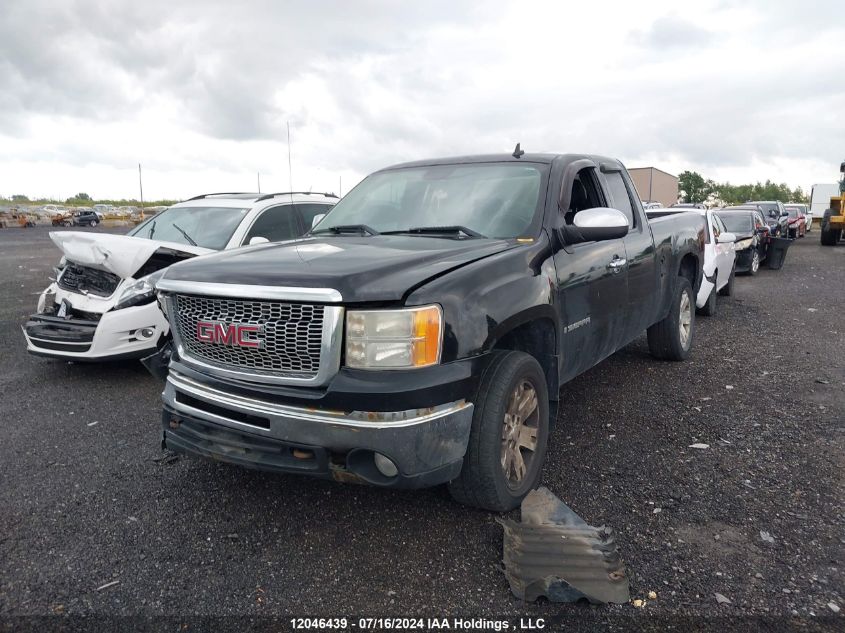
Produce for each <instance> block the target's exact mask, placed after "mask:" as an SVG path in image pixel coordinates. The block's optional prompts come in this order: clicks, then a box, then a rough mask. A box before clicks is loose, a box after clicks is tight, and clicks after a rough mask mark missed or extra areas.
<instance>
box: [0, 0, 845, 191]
mask: <svg viewBox="0 0 845 633" xmlns="http://www.w3.org/2000/svg"><path fill="white" fill-rule="evenodd" d="M837 4H838V3H836V2H828V3H817V4H812V5H811V4H807V3H801V2H791V1H790V2H766V3H762V2H760V3H755V2H751V3H749V2H742V3H740V2H736V3H728V2H710V3H699V4H697V5H696V7H695V8H692V7H686V6H685V7H684V10H683V12H682V13H681V12H680V11H679V9H678V5H677V3H676V2H669V1H659V2H651V3H645V4H643V3H627V2H607V3H591V4H583V5H572V4H571V3H555V2H548V3H546V2H515V1H514V2H505V1H501V2H499V1H496V2H471V3H448V2H435V3H414V4H408V3H393V2H381V1H376V0H368V1H366V2H355V3H347V2H325V1H315V2H304V1H303V2H289V3H284V4H282V3H275V2H241V3H230V2H212V3H165V2H162V1H160V0H156V1H154V2H146V3H137V2H120V3H118V2H114V3H108V4H102V3H96V2H69V3H64V4H63V5H62V6H61V8H60V9H55V8H54V7H53V5H54V3H44V2H34V1H32V0H13V1H12V2H11V3H10V2H8V1H7V2H6V5H8V8H5V7H4V20H3V21H2V23H0V82H2V85H3V86H4V90H3V91H2V92H0V195H11V194H15V193H25V194H29V195H52V196H56V197H66V196H69V195H72V194H74V193H76V192H78V191H86V192H88V193H90V194H92V195H94V196H97V197H124V196H127V197H129V196H134V195H136V193H137V164H138V163H139V162H140V163H142V164H143V165H144V174H145V183H144V184H145V194H146V197H148V198H160V197H177V198H179V197H187V196H190V195H194V194H196V193H198V192H203V191H210V190H229V189H246V190H251V189H253V188H254V187H255V180H256V177H255V175H256V172H257V171H260V172H261V173H262V189H264V190H270V189H273V190H284V189H287V187H288V160H287V144H286V123H287V122H288V121H289V122H290V124H291V135H292V140H293V146H292V155H293V169H292V172H293V184H294V187H295V188H297V189H307V188H310V187H313V188H314V190H337V189H338V180H339V179H340V178H341V177H342V179H343V188H344V190H348V188H349V187H350V186H351V185H352V184H353V183H354V182H356V181H357V180H358V179H360V178H361V177H362V176H364V175H365V174H366V173H367V172H369V171H371V170H373V169H376V168H379V167H382V166H385V165H388V164H391V163H394V162H400V161H406V160H415V159H419V158H425V157H431V156H442V155H454V154H468V153H488V152H496V151H506V150H507V151H509V150H510V149H511V148H512V147H513V144H514V143H515V142H516V141H521V142H522V145H523V147H524V148H525V149H527V150H528V151H551V152H580V151H585V152H596V153H603V154H609V155H614V156H618V157H620V158H622V159H623V160H624V161H625V162H626V163H627V164H628V165H632V166H633V165H642V164H654V165H656V166H658V167H661V168H663V169H667V170H668V171H674V172H676V173H677V172H679V171H682V170H684V169H692V170H696V171H699V172H701V173H702V174H704V175H705V176H707V177H711V178H714V179H718V180H731V181H732V182H742V181H753V180H761V179H766V178H771V179H774V180H777V181H786V182H788V183H789V184H790V185H792V186H797V185H801V186H803V187H804V188H805V189H806V188H807V187H808V186H809V185H810V184H812V183H813V182H819V181H821V182H823V181H831V180H833V179H834V178H835V177H836V171H837V167H838V164H839V161H840V160H841V159H842V156H841V154H842V152H843V148H844V147H845V127H843V125H842V123H841V118H840V116H839V114H838V113H840V112H842V111H844V109H843V106H845V88H843V87H842V82H840V81H837V80H836V78H837V77H838V76H839V75H840V74H841V71H840V68H839V66H840V64H841V48H842V47H841V42H842V41H843V40H842V38H843V36H845V27H843V26H840V24H839V23H838V22H837V21H836V20H834V19H832V18H831V16H835V15H837V14H838V7H837V6H836V5H837ZM456 6H457V7H458V9H457V10H456V9H455V7H456Z"/></svg>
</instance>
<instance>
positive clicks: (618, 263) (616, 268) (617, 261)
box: [607, 256, 628, 273]
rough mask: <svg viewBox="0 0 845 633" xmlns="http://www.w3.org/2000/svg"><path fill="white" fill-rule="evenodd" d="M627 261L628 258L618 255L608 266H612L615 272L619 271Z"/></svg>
mask: <svg viewBox="0 0 845 633" xmlns="http://www.w3.org/2000/svg"><path fill="white" fill-rule="evenodd" d="M627 263H628V260H627V259H624V258H622V257H618V256H617V257H614V258H613V260H611V262H610V263H609V264H608V265H607V267H608V268H610V269H611V270H612V271H613V272H615V273H618V272H619V271H620V270H622V268H623V267H624V266H625V264H627Z"/></svg>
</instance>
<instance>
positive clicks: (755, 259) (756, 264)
mask: <svg viewBox="0 0 845 633" xmlns="http://www.w3.org/2000/svg"><path fill="white" fill-rule="evenodd" d="M759 271H760V251H759V250H758V249H756V248H755V249H754V251H752V253H751V267H750V268H749V269H748V274H749V275H751V276H752V277H753V276H754V275H756V274H757V273H758V272H759Z"/></svg>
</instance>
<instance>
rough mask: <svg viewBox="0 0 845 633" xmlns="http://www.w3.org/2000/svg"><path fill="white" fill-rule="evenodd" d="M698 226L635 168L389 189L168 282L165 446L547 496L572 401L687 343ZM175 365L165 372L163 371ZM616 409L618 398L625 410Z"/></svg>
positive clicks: (450, 166) (435, 173)
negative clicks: (645, 347)
mask: <svg viewBox="0 0 845 633" xmlns="http://www.w3.org/2000/svg"><path fill="white" fill-rule="evenodd" d="M703 245H704V223H703V219H702V217H701V216H700V215H694V214H686V213H682V214H675V215H671V216H667V217H663V218H659V219H655V220H652V221H649V220H648V219H647V218H646V215H645V213H644V212H643V210H642V207H641V204H640V201H639V196H638V195H637V193H636V191H635V189H634V186H633V184H632V183H631V180H630V178H629V176H628V173H627V171H626V170H625V168H624V167H623V165H622V164H621V163H620V162H619V161H617V160H614V159H611V158H604V157H601V156H587V155H577V154H564V155H546V154H537V155H531V154H524V153H522V152H520V151H518V150H517V151H516V152H514V154H513V155H504V156H499V155H494V156H471V157H463V158H454V159H440V160H430V161H420V162H415V163H408V164H403V165H397V166H394V167H390V168H387V169H384V170H381V171H378V172H376V173H374V174H372V175H370V176H369V177H367V178H366V179H364V180H363V181H362V182H361V183H360V184H359V185H358V186H357V187H356V188H355V189H353V190H352V191H351V192H349V194H348V195H347V196H346V197H345V198H343V199H342V200H341V201H340V202H339V203H338V204H337V205H336V206H335V207H334V208H333V209H332V210H331V211H330V212H329V213H328V215H327V216H326V217H325V218H323V219H322V221H320V222H319V223H318V224H317V226H316V228H314V229H312V230H311V232H310V233H309V234H307V235H306V236H305V237H304V238H301V239H297V240H293V241H289V242H283V243H276V244H263V245H258V246H250V247H246V248H241V249H237V250H233V251H227V252H222V253H219V254H213V255H209V256H205V257H202V258H197V259H193V260H190V261H186V262H184V263H179V264H176V265H174V266H171V267H170V268H168V269H167V270H166V272H164V274H163V276H162V277H161V278H160V279H159V280H158V281H157V288H158V291H159V300H160V301H161V302H162V306H163V308H164V310H165V312H166V313H167V315H168V318H169V320H170V323H171V329H172V332H173V349H172V353H171V350H168V349H164V350H162V352H161V353H160V354H159V356H158V357H156V358H151V359H148V362H147V366H148V367H155V366H156V364H158V367H160V368H164V369H165V370H169V371H167V382H166V387H165V391H164V396H163V398H164V413H163V427H164V430H163V446H164V447H166V448H169V449H172V450H174V451H180V452H185V453H189V454H193V455H199V456H204V457H208V458H211V459H215V460H219V461H225V462H230V463H234V464H240V465H242V466H246V467H252V468H260V469H265V470H270V471H279V472H291V473H304V474H310V475H316V476H323V477H332V478H334V479H337V480H343V481H352V480H354V481H366V482H369V483H370V484H374V485H378V486H397V487H422V486H431V485H435V484H441V483H444V482H448V484H449V489H450V491H451V493H452V495H453V496H454V498H455V499H457V500H459V501H461V502H463V503H467V504H470V505H474V506H478V507H481V508H487V509H491V510H508V509H510V508H513V507H515V506H516V505H518V504H519V503H520V501H521V499H522V498H523V497H524V496H525V495H526V494H527V493H528V492H529V491H530V490H531V489H532V488H535V487H536V486H537V485H538V483H539V479H540V473H541V467H542V464H543V461H544V458H545V454H546V450H547V447H548V443H549V430H550V426H551V424H552V423H554V421H555V419H558V418H559V419H560V423H562V424H575V423H577V421H574V420H570V419H567V416H566V412H565V411H562V412H560V414H558V411H557V401H558V392H559V388H560V386H561V385H563V384H564V383H565V382H567V381H568V380H570V379H571V378H573V377H574V376H577V375H578V374H580V373H582V372H584V371H585V370H587V369H589V368H590V367H592V366H593V365H595V364H596V363H598V362H600V361H601V360H602V359H604V358H606V357H607V356H609V355H611V354H613V353H614V352H615V351H617V350H618V349H620V348H622V347H623V346H625V345H627V344H628V343H630V342H631V341H633V340H634V339H635V338H637V337H638V336H640V335H641V334H642V333H643V332H644V331H647V332H648V344H649V348H650V350H651V352H652V354H653V355H654V356H656V357H658V358H663V359H669V360H683V359H684V358H686V356H687V355H688V353H689V350H690V347H691V345H692V340H693V335H694V325H695V321H694V319H695V309H694V307H695V293H696V290H697V288H698V286H699V283H700V281H701V275H702V272H701V271H702V269H701V266H702V252H703V251H702V249H703ZM168 357H169V364H168ZM620 397H622V396H621V395H620Z"/></svg>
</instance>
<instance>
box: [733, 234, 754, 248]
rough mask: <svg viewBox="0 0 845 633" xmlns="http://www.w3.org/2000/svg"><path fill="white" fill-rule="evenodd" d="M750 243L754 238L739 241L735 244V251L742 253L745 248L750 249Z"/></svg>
mask: <svg viewBox="0 0 845 633" xmlns="http://www.w3.org/2000/svg"><path fill="white" fill-rule="evenodd" d="M752 242H754V238H751V237H749V238H748V239H744V240H739V241H738V242H737V243H736V250H738V251H744V250H745V249H746V248H750V247H751V244H752Z"/></svg>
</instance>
